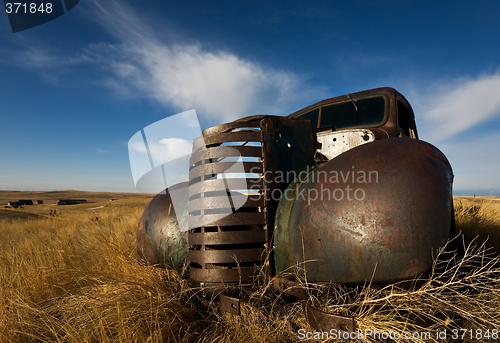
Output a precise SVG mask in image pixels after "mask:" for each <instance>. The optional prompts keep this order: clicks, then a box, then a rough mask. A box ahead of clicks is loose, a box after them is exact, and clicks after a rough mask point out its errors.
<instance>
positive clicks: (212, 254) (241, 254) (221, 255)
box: [189, 242, 264, 264]
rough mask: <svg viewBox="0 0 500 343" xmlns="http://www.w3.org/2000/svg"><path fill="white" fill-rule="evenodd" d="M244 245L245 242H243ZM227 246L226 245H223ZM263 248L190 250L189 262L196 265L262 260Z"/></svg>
mask: <svg viewBox="0 0 500 343" xmlns="http://www.w3.org/2000/svg"><path fill="white" fill-rule="evenodd" d="M245 243H246V242H245ZM224 244H227V243H224ZM263 252H264V248H253V249H233V250H192V251H190V252H189V260H190V261H191V262H196V263H238V264H239V263H243V262H257V261H260V260H261V259H262V254H263Z"/></svg>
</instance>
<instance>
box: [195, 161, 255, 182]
mask: <svg viewBox="0 0 500 343" xmlns="http://www.w3.org/2000/svg"><path fill="white" fill-rule="evenodd" d="M241 169H243V170H244V172H245V173H250V172H251V173H255V174H256V173H262V163H261V162H245V163H244V164H243V168H241V167H240V166H238V165H237V164H236V165H235V162H217V163H207V164H202V165H199V166H196V167H194V168H192V169H191V170H190V171H189V179H194V178H196V177H199V176H205V175H215V174H220V173H241V172H242V170H241Z"/></svg>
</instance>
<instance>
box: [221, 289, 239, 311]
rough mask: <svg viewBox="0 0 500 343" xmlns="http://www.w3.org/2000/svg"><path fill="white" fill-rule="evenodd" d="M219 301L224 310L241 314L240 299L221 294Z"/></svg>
mask: <svg viewBox="0 0 500 343" xmlns="http://www.w3.org/2000/svg"><path fill="white" fill-rule="evenodd" d="M219 303H220V309H221V310H222V311H225V312H228V313H231V314H234V315H236V316H239V315H240V299H238V298H234V297H230V296H228V295H225V294H221V295H219Z"/></svg>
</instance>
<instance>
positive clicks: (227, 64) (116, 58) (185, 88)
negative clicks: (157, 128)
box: [82, 1, 310, 121]
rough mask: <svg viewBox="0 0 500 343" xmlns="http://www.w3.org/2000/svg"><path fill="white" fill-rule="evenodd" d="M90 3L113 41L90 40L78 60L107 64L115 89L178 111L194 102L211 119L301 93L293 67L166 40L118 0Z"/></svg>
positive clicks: (282, 102) (274, 106)
mask: <svg viewBox="0 0 500 343" xmlns="http://www.w3.org/2000/svg"><path fill="white" fill-rule="evenodd" d="M94 4H95V6H96V8H97V9H98V11H97V12H98V16H99V17H98V20H99V22H100V23H103V25H104V26H105V27H106V29H107V30H108V31H109V32H110V33H112V34H113V35H114V36H115V37H116V38H117V39H118V41H119V43H117V44H111V43H101V44H98V45H94V46H90V47H89V48H88V49H86V51H85V55H86V57H85V58H83V57H82V60H92V61H94V63H99V64H104V65H107V67H109V68H107V69H108V70H110V71H111V72H112V74H113V77H114V78H115V80H109V81H108V82H107V84H108V85H113V84H115V85H118V84H119V85H120V86H119V87H118V88H117V90H118V91H120V92H124V91H129V92H130V93H132V94H133V93H135V94H137V93H139V94H141V95H142V96H146V97H149V98H152V99H154V100H156V101H158V102H159V103H161V104H164V105H167V106H172V107H173V108H175V109H176V110H179V111H184V110H188V109H192V108H194V109H196V110H197V112H198V114H199V115H201V116H203V117H205V118H210V119H212V121H214V120H215V121H229V120H234V119H236V118H239V117H241V116H245V115H250V114H255V113H262V112H263V111H265V112H267V113H276V112H281V111H282V109H283V107H288V108H289V107H290V103H292V102H295V101H297V99H298V98H300V95H299V94H302V95H303V96H304V97H306V96H307V95H306V92H299V91H298V88H299V84H300V83H301V80H300V78H299V77H298V76H297V75H295V74H294V73H291V72H287V71H282V70H276V69H273V68H267V67H264V66H261V65H259V64H257V63H254V62H250V61H247V60H245V59H242V58H240V57H238V56H236V55H234V54H232V53H230V52H226V51H218V52H209V51H206V50H204V49H203V47H202V46H200V45H199V44H194V45H192V44H191V45H183V44H171V43H170V44H167V43H165V42H164V41H162V40H160V39H159V38H157V37H156V35H155V33H154V32H153V31H152V30H151V28H150V27H148V25H146V24H145V22H144V21H142V20H141V19H140V18H139V17H137V16H134V15H133V14H132V13H133V11H130V10H127V7H126V5H124V4H123V3H121V2H120V3H118V2H117V1H110V2H109V3H108V2H107V3H106V7H104V6H102V5H101V4H99V3H98V2H97V1H95V2H94ZM116 80H118V82H116ZM124 84H126V85H127V86H126V88H125V89H124V87H123V85H124ZM309 94H310V93H309Z"/></svg>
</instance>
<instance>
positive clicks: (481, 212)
mask: <svg viewBox="0 0 500 343" xmlns="http://www.w3.org/2000/svg"><path fill="white" fill-rule="evenodd" d="M147 201H148V199H135V200H119V201H116V202H113V203H112V204H108V206H107V207H106V208H104V209H100V210H95V211H92V210H88V209H87V208H85V209H82V210H81V211H79V212H78V211H73V212H71V213H68V214H67V215H62V216H60V215H56V216H49V217H46V218H45V217H44V218H38V219H26V220H18V221H3V222H0V286H1V287H0V341H1V342H192V341H199V342H263V341H266V342H294V341H298V330H300V329H304V330H306V331H313V330H312V329H311V328H310V327H308V325H307V323H306V321H305V319H304V315H303V312H302V308H301V306H300V305H299V304H298V303H296V302H293V301H291V299H288V298H286V297H285V296H284V295H283V294H277V293H275V292H273V291H272V290H271V287H270V281H271V280H267V281H268V282H264V286H262V287H260V288H257V289H255V290H250V289H239V292H241V293H242V294H243V295H244V297H245V301H244V302H243V303H242V316H240V317H236V316H232V315H230V314H226V313H221V312H220V311H218V310H217V307H216V305H215V304H213V303H211V302H209V301H207V300H205V299H204V298H202V297H201V296H199V295H198V294H197V293H196V292H195V291H194V290H191V289H190V286H189V282H188V281H187V280H186V279H185V278H183V277H182V276H181V275H179V274H178V273H176V272H171V271H167V270H162V269H159V268H155V267H145V266H143V265H141V264H139V263H138V262H137V260H136V252H135V230H136V227H137V223H138V220H139V217H140V215H141V213H142V210H143V208H144V206H145V205H146V203H147ZM455 207H456V222H457V229H458V230H463V231H464V232H465V237H467V238H470V237H472V236H475V235H476V234H481V235H482V236H483V237H487V236H490V241H488V243H487V244H494V243H495V242H496V240H495V239H498V237H497V236H498V234H497V231H498V229H499V228H500V203H498V202H488V201H486V202H472V201H457V202H456V205H455ZM491 238H495V239H491ZM481 239H482V238H481ZM481 239H476V240H475V241H474V242H473V243H472V245H470V246H469V247H468V248H467V251H466V253H465V257H464V258H462V259H460V260H459V263H458V264H456V265H453V266H451V265H449V266H448V267H447V268H444V269H445V271H444V272H443V273H440V274H437V273H434V274H431V275H428V276H426V277H421V278H420V279H417V280H413V281H410V282H401V283H397V284H391V285H364V286H358V287H347V286H338V285H329V286H314V285H310V284H307V282H306V280H299V281H301V282H302V283H303V284H304V287H306V288H307V289H308V293H309V294H310V296H311V301H313V303H314V305H315V306H316V307H318V308H323V309H325V310H327V311H329V312H332V313H340V314H347V315H352V316H354V317H355V318H356V323H357V327H358V328H359V329H360V330H362V331H363V330H365V329H372V330H377V331H379V332H389V330H391V331H392V332H432V339H431V341H432V340H436V339H435V332H436V329H437V328H439V329H441V330H442V329H445V328H446V329H447V330H448V333H450V330H452V329H459V328H466V329H473V330H474V334H475V330H477V329H482V330H483V332H485V331H486V330H487V329H490V330H492V329H499V328H500V311H498V308H500V279H499V277H500V267H499V266H498V263H497V262H498V258H497V257H494V256H491V254H489V250H486V248H485V247H484V245H482V244H481V242H482V240H481ZM492 242H493V243H492ZM440 263H443V262H440ZM437 267H439V268H441V269H443V268H442V267H443V266H440V265H438V266H437ZM459 334H460V336H461V335H462V332H460V333H459ZM368 338H370V337H368ZM370 340H372V339H370ZM473 340H474V339H473ZM401 341H405V340H403V339H401ZM409 341H412V342H418V341H419V340H418V339H411V340H409ZM420 341H425V340H420ZM440 341H443V340H440ZM465 341H467V339H465Z"/></svg>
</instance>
